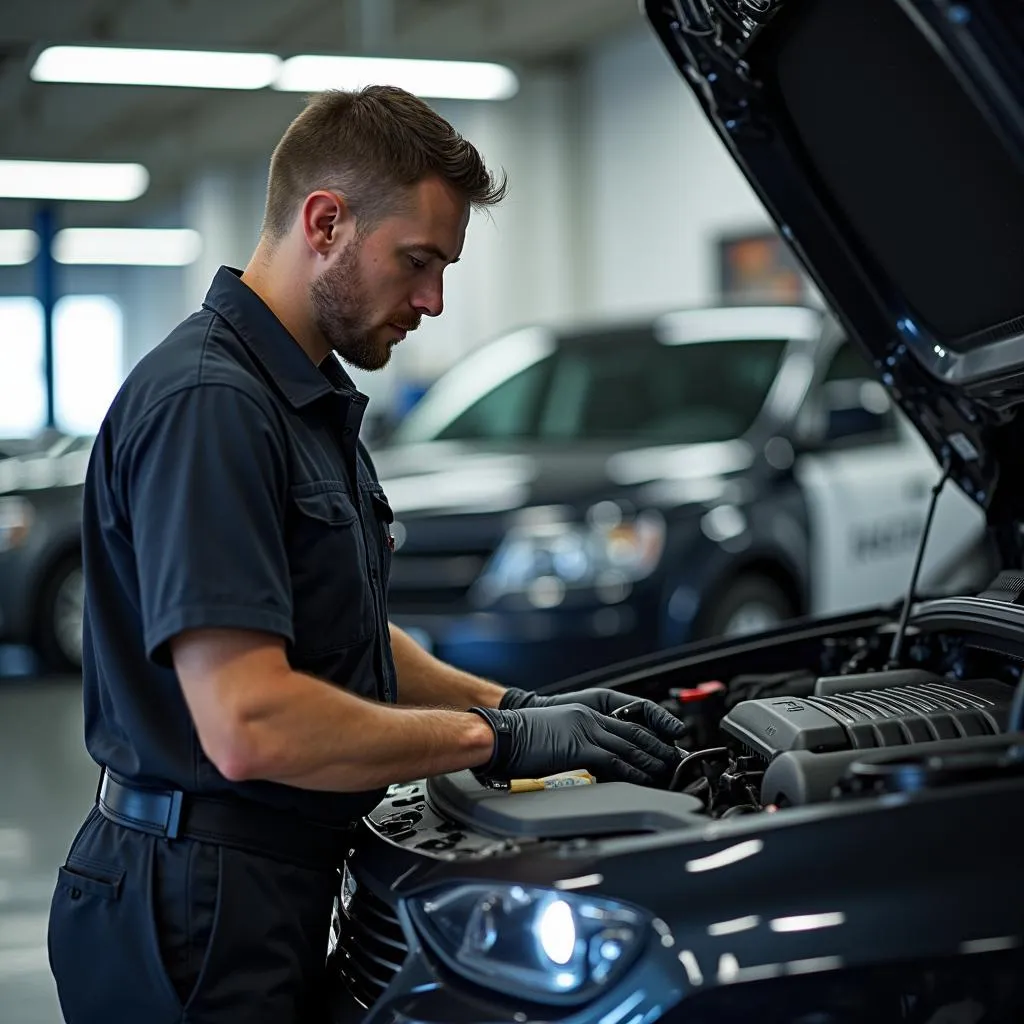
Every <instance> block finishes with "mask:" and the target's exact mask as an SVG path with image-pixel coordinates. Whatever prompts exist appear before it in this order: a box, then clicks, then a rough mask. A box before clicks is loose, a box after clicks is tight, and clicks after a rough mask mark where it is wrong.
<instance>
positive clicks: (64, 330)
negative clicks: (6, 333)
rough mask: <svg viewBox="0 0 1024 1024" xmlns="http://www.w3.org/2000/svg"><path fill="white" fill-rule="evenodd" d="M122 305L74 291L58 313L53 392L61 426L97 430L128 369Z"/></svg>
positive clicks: (70, 431) (74, 430) (80, 431)
mask: <svg viewBox="0 0 1024 1024" xmlns="http://www.w3.org/2000/svg"><path fill="white" fill-rule="evenodd" d="M123 351H124V329H123V325H122V321H121V307H120V306H119V305H118V304H117V303H116V302H115V301H114V300H113V299H111V298H109V297H108V296H106V295H69V296H67V297H65V298H63V299H60V300H59V301H58V302H57V305H56V307H55V308H54V311H53V363H54V375H53V390H54V399H53V401H54V407H55V413H56V415H55V418H56V420H57V428H58V429H59V430H63V431H65V432H66V433H68V434H94V433H96V431H97V430H99V426H100V423H101V422H102V420H103V417H104V416H105V415H106V412H107V408H108V407H109V406H110V403H111V401H113V398H114V395H115V394H117V389H118V388H119V387H120V386H121V381H122V379H123V376H124V370H123Z"/></svg>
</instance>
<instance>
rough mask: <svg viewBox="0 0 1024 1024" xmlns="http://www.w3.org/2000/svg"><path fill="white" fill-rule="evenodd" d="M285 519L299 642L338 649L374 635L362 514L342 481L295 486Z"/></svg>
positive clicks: (304, 648)
mask: <svg viewBox="0 0 1024 1024" xmlns="http://www.w3.org/2000/svg"><path fill="white" fill-rule="evenodd" d="M289 499H290V500H289V508H288V514H287V519H286V533H287V539H288V558H289V563H290V567H291V580H292V605H293V609H294V619H295V622H294V624H295V646H296V648H297V649H298V650H299V651H301V652H303V653H305V654H316V653H323V652H327V651H334V650H339V649H341V648H344V647H348V646H350V645H352V644H355V643H359V642H360V641H363V640H366V639H367V638H368V637H370V636H372V635H373V631H374V616H373V596H372V593H371V590H370V581H369V580H368V579H367V558H366V555H367V551H366V544H365V540H364V538H363V531H362V529H361V528H360V524H359V515H358V512H357V510H356V506H355V504H354V503H353V501H352V498H351V496H350V495H349V494H348V492H347V491H346V490H344V488H343V485H341V484H332V483H331V482H330V481H326V482H312V483H301V484H296V485H294V486H293V487H292V488H291V491H290V495H289Z"/></svg>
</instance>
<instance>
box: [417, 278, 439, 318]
mask: <svg viewBox="0 0 1024 1024" xmlns="http://www.w3.org/2000/svg"><path fill="white" fill-rule="evenodd" d="M412 305H413V308H414V309H415V310H416V312H417V313H419V314H421V315H422V316H440V315H441V314H442V313H443V312H444V284H443V282H442V281H441V280H437V281H434V282H432V283H431V284H429V285H424V286H423V287H421V288H420V289H419V290H418V291H417V292H416V294H415V295H414V296H413V298H412Z"/></svg>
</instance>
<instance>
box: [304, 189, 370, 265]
mask: <svg viewBox="0 0 1024 1024" xmlns="http://www.w3.org/2000/svg"><path fill="white" fill-rule="evenodd" d="M299 216H300V219H301V222H302V234H303V236H304V237H305V239H306V244H307V245H308V246H309V247H310V248H311V249H312V250H313V251H314V252H316V253H317V254H318V255H320V256H328V255H329V254H330V253H331V252H332V251H333V250H336V249H338V248H339V247H342V248H343V247H344V246H346V245H348V243H349V242H350V241H351V240H352V238H353V237H354V236H355V227H356V225H355V217H353V216H352V210H351V208H350V207H349V205H348V203H347V202H346V201H345V197H344V196H340V195H338V193H337V192H326V191H320V192H311V193H310V194H309V195H308V196H306V200H305V202H304V203H303V204H302V211H301V213H300V215H299Z"/></svg>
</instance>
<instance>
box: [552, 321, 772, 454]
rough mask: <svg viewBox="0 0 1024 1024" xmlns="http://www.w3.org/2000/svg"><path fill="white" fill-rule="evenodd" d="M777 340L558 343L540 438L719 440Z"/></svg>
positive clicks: (747, 422) (757, 390)
mask: <svg viewBox="0 0 1024 1024" xmlns="http://www.w3.org/2000/svg"><path fill="white" fill-rule="evenodd" d="M784 347H785V343H784V342H782V341H746V340H740V341H715V342H698V343H691V344H686V345H664V344H660V343H658V342H657V341H655V339H654V338H653V336H651V335H647V336H646V337H645V336H641V335H640V334H639V333H638V335H637V336H636V337H634V338H631V339H623V338H620V339H617V340H616V343H614V344H610V343H605V342H604V341H602V342H600V343H592V344H584V343H579V344H565V345H563V346H562V347H561V348H560V349H559V351H558V353H557V355H556V356H555V361H554V370H553V373H552V379H551V386H550V387H549V389H548V392H547V397H546V400H545V403H544V409H543V412H542V415H541V419H540V424H539V435H540V436H541V437H542V438H563V439H564V438H572V439H576V440H582V439H587V438H593V439H600V438H621V439H625V440H630V441H638V442H642V443H648V442H649V443H654V444H657V443H660V442H665V443H688V442H700V441H721V440H727V439H729V438H734V437H738V436H740V435H741V434H743V433H744V432H745V431H746V430H748V429H749V428H750V426H751V424H752V423H753V421H754V419H755V417H756V416H757V414H758V413H759V412H760V410H761V407H762V406H763V405H764V401H765V398H766V396H767V394H768V389H769V388H770V387H771V384H772V381H773V380H774V379H775V375H776V373H777V371H778V366H779V360H780V358H781V355H782V351H783V348H784Z"/></svg>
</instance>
